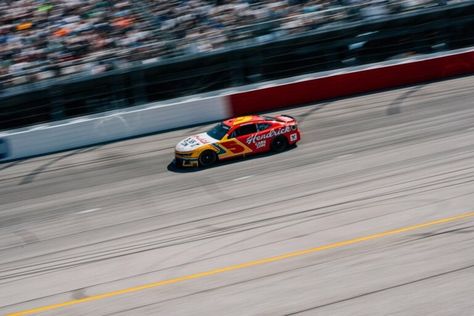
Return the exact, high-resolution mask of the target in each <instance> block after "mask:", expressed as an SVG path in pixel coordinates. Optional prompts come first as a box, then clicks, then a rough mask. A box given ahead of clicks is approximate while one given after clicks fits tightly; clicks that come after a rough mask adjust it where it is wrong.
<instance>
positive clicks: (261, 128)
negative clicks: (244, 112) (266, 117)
mask: <svg viewBox="0 0 474 316" xmlns="http://www.w3.org/2000/svg"><path fill="white" fill-rule="evenodd" d="M270 126H272V125H271V124H268V123H259V124H257V128H258V130H259V131H260V132H261V131H264V130H266V129H267V128H269V127H270Z"/></svg>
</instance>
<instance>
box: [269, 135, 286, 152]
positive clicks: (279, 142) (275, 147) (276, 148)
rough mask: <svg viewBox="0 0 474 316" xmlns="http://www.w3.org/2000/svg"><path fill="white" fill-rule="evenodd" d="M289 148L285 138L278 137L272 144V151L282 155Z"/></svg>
mask: <svg viewBox="0 0 474 316" xmlns="http://www.w3.org/2000/svg"><path fill="white" fill-rule="evenodd" d="M287 147H288V140H287V139H286V137H285V136H278V137H276V138H275V139H274V140H273V141H272V144H271V149H272V151H273V152H276V153H280V152H282V151H284V150H285V149H286V148H287Z"/></svg>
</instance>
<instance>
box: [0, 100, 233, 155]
mask: <svg viewBox="0 0 474 316" xmlns="http://www.w3.org/2000/svg"><path fill="white" fill-rule="evenodd" d="M229 109H230V107H229V106H228V104H227V98H225V97H222V96H216V97H210V98H201V99H195V100H186V101H182V102H169V103H167V104H160V105H154V106H148V107H142V108H136V109H133V110H129V111H123V112H116V113H105V115H102V116H98V117H84V118H79V119H77V120H73V121H68V122H59V123H56V124H54V125H53V124H52V125H38V126H34V127H32V128H29V129H25V130H17V131H10V132H8V133H4V134H2V135H0V161H8V160H13V159H19V158H25V157H30V156H37V155H42V154H47V153H53V152H58V151H64V150H68V149H73V148H79V147H84V146H90V145H94V144H99V143H105V142H111V141H115V140H119V139H126V138H130V137H134V136H139V135H146V134H150V133H155V132H160V131H165V130H170V129H174V128H179V127H184V126H190V125H193V124H199V123H204V122H210V121H217V120H222V119H224V118H227V117H229V116H230V115H231V113H230V112H229ZM2 143H3V144H4V146H2ZM7 144H8V145H9V146H7Z"/></svg>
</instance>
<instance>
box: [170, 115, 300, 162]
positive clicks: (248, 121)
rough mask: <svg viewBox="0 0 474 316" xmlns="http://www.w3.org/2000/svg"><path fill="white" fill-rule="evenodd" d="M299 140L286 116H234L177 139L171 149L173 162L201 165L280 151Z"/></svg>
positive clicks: (294, 128)
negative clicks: (206, 128) (180, 139)
mask: <svg viewBox="0 0 474 316" xmlns="http://www.w3.org/2000/svg"><path fill="white" fill-rule="evenodd" d="M300 139H301V135H300V131H299V129H298V125H297V122H296V120H295V118H293V117H291V116H289V115H279V116H276V117H270V116H259V115H251V116H243V117H237V118H232V119H228V120H225V121H223V122H221V123H218V124H217V125H216V126H214V127H213V128H212V129H211V130H209V131H207V132H205V133H201V134H198V135H194V136H190V137H188V138H186V139H184V140H182V141H181V142H179V143H178V145H176V148H175V164H176V166H178V167H204V168H205V167H209V166H211V165H213V164H215V163H216V162H217V161H220V160H225V159H230V158H235V157H241V156H244V157H245V156H248V155H253V154H258V153H263V152H269V151H273V152H282V151H284V150H285V149H286V148H287V147H288V146H290V145H295V144H296V143H297V142H298V141H299V140H300Z"/></svg>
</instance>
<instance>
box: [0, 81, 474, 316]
mask: <svg viewBox="0 0 474 316" xmlns="http://www.w3.org/2000/svg"><path fill="white" fill-rule="evenodd" d="M473 87H474V77H465V78H459V79H454V80H449V81H444V82H437V83H431V84H426V85H419V86H412V87H408V88H403V89H399V90H393V91H387V92H381V93H376V94H370V95H364V96H359V97H355V98H350V99H342V100H335V101H331V102H327V103H319V104H315V105H310V106H305V107H300V108H295V109H288V110H285V111H278V112H275V114H279V113H285V114H290V115H293V116H295V117H296V118H297V119H298V120H299V121H300V129H301V131H302V137H303V140H302V141H301V142H300V144H299V146H298V147H296V148H293V149H291V150H288V151H286V152H284V153H282V154H278V155H263V156H259V157H256V158H252V159H246V160H242V159H239V160H236V161H233V162H230V163H225V164H220V165H218V166H216V167H213V168H210V169H206V170H198V171H191V170H190V171H179V170H174V169H173V167H172V166H171V165H170V162H171V161H172V159H173V147H174V146H175V144H176V143H177V142H178V141H179V140H181V139H183V138H184V137H186V136H188V135H190V134H195V133H198V132H201V131H205V130H206V129H207V128H208V126H199V127H194V128H189V129H183V130H177V131H172V132H168V133H163V134H158V135H153V136H148V137H144V138H139V139H133V140H128V141H124V142H118V143H113V144H107V145H103V146H96V147H91V148H84V149H79V150H75V151H70V152H64V153H59V154H54V155H50V156H44V157H38V158H33V159H28V160H23V161H16V162H12V163H5V164H0V314H2V315H3V314H7V313H14V312H22V311H26V312H25V313H24V314H23V315H26V314H34V315H236V316H237V315H466V316H470V315H473V314H474V300H473V297H474V227H473V224H474V217H473V216H472V215H474V213H472V212H473V211H474V182H473V181H474V104H473V100H474V89H473ZM165 280H168V281H166V282H162V281H165ZM143 285H146V286H143ZM36 308H41V309H36ZM17 315H20V314H17Z"/></svg>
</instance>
